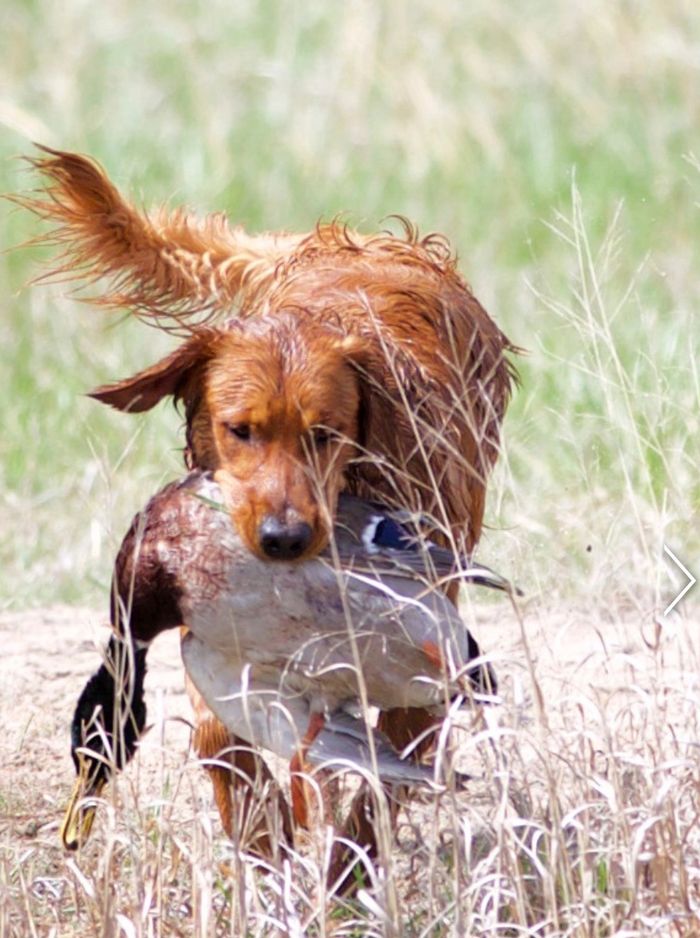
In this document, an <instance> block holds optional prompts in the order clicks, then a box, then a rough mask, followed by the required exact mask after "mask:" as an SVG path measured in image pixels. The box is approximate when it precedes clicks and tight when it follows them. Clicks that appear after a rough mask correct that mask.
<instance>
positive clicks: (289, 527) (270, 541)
mask: <svg viewBox="0 0 700 938" xmlns="http://www.w3.org/2000/svg"><path fill="white" fill-rule="evenodd" d="M312 533H313V532H312V530H311V525H309V524H307V523H306V522H305V521H295V522H294V523H293V524H285V523H284V522H283V521H280V520H279V519H278V518H275V517H274V516H272V515H271V516H269V517H267V518H265V519H264V521H263V522H262V524H261V525H260V528H259V531H258V536H259V538H260V547H261V549H262V551H263V553H264V554H265V555H266V556H267V557H269V558H270V559H271V560H296V558H297V557H301V555H302V554H303V553H304V551H305V550H306V548H307V547H308V546H309V544H310V543H311V535H312Z"/></svg>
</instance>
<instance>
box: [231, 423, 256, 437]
mask: <svg viewBox="0 0 700 938" xmlns="http://www.w3.org/2000/svg"><path fill="white" fill-rule="evenodd" d="M226 429H227V430H228V432H229V433H230V434H231V435H232V436H235V437H236V439H237V440H249V439H250V424H249V423H227V424H226Z"/></svg>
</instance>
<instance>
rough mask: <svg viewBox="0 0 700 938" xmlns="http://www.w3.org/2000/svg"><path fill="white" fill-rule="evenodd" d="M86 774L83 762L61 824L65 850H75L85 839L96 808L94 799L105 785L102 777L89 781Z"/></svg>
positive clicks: (62, 841)
mask: <svg viewBox="0 0 700 938" xmlns="http://www.w3.org/2000/svg"><path fill="white" fill-rule="evenodd" d="M87 776H88V771H87V766H86V765H85V763H83V765H82V766H81V769H80V772H79V774H78V777H77V779H76V780H75V785H74V786H73V792H72V794H71V798H70V801H69V802H68V807H67V808H66V813H65V815H64V816H63V823H62V824H61V843H62V844H63V846H64V848H65V849H66V850H77V849H78V847H81V846H82V845H83V844H84V843H85V842H86V841H87V839H88V837H89V836H90V831H91V830H92V822H93V821H94V819H95V811H96V810H97V806H96V804H95V803H94V799H97V798H99V797H100V794H101V793H102V789H103V788H104V786H105V781H104V779H97V780H96V781H94V782H90V780H89V779H88V777H87ZM88 799H89V800H88Z"/></svg>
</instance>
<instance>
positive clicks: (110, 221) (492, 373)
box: [16, 150, 513, 742]
mask: <svg viewBox="0 0 700 938" xmlns="http://www.w3.org/2000/svg"><path fill="white" fill-rule="evenodd" d="M34 164H35V166H36V167H37V168H38V169H39V170H40V171H41V172H42V173H43V174H44V177H45V179H46V180H47V188H46V190H45V192H44V194H43V196H39V197H37V198H23V199H22V198H18V199H17V200H16V201H18V202H20V204H22V205H24V206H25V207H28V208H29V209H31V210H32V211H34V212H35V213H37V214H38V215H40V216H41V217H42V218H45V219H47V220H49V221H50V222H52V223H53V224H54V225H55V227H54V229H53V231H52V232H50V233H49V234H48V235H46V236H44V237H43V238H41V239H38V240H41V241H44V242H48V243H53V244H56V245H59V246H61V247H62V248H63V253H62V255H61V257H60V260H59V262H58V264H57V265H56V267H55V268H54V270H53V273H54V274H60V275H61V276H67V277H71V278H75V279H80V280H82V281H83V282H87V283H90V284H93V283H95V282H97V281H100V296H99V297H98V298H97V302H99V303H101V304H103V305H105V306H108V307H128V308H130V309H131V310H133V311H134V312H135V313H136V314H137V315H139V316H141V317H142V318H144V319H146V320H147V321H150V322H152V323H153V324H155V325H156V326H158V327H159V328H163V329H168V330H170V331H173V332H175V333H179V334H180V335H181V336H182V337H183V339H184V341H183V342H182V343H181V345H180V346H179V347H178V348H176V349H175V351H174V352H173V353H172V354H171V355H170V356H168V357H167V358H166V359H164V360H163V361H161V362H159V363H157V364H155V365H154V366H152V367H151V368H149V369H147V370H146V371H144V372H142V373H140V374H138V375H135V376H133V377H130V378H127V379H125V380H123V381H120V382H118V383H117V384H114V385H110V386H106V387H103V388H100V389H98V390H97V391H96V392H94V396H95V397H96V398H98V399H99V400H101V401H103V402H105V403H108V404H111V405H112V406H114V407H117V408H118V409H120V410H134V411H141V410H147V409H149V408H150V407H152V406H153V405H154V404H155V403H156V402H157V401H158V400H160V399H161V398H162V397H164V396H167V395H172V396H173V397H174V398H175V399H176V400H180V401H182V402H183V404H184V407H185V413H186V418H187V444H188V448H187V456H188V461H189V464H190V465H196V466H200V467H207V468H212V469H215V468H220V467H221V468H225V469H227V470H228V471H230V472H231V473H232V475H233V476H234V477H235V478H237V479H238V480H239V481H240V482H241V483H242V484H243V486H244V488H245V490H246V493H247V498H246V499H245V500H244V501H243V503H242V505H241V508H240V509H239V512H238V515H237V517H236V518H235V521H236V523H237V524H238V525H239V527H240V530H241V531H242V533H243V535H244V537H245V539H246V541H247V543H248V544H249V546H250V547H251V549H252V550H253V551H255V552H258V553H259V550H260V549H259V540H258V531H259V527H260V523H261V519H263V518H265V517H266V516H269V515H274V516H276V517H279V518H281V519H283V520H284V519H287V520H290V519H291V520H303V521H305V522H307V523H308V524H309V525H310V526H311V528H312V531H313V536H312V538H311V541H310V543H309V544H308V546H307V550H306V555H313V554H314V553H316V552H318V550H320V549H321V548H322V547H323V545H324V544H325V541H326V537H327V524H328V518H329V515H328V509H330V511H331V512H332V510H333V508H334V505H335V499H336V496H337V493H338V491H339V490H340V489H341V488H342V487H344V486H345V487H347V488H348V489H350V490H351V491H353V492H356V493H358V494H360V495H365V496H367V495H369V496H373V497H378V498H381V499H384V500H387V501H389V502H392V501H396V502H398V503H399V504H401V505H403V506H408V507H412V508H415V509H420V510H422V511H423V512H426V513H429V514H432V515H433V516H434V517H435V520H436V525H437V526H438V528H439V529H441V530H442V532H443V534H444V535H445V536H447V537H449V536H453V537H455V538H456V540H457V543H458V544H459V545H460V546H462V547H464V548H466V549H467V550H471V549H472V547H473V546H474V545H475V543H476V542H477V540H478V538H479V535H480V532H481V526H482V519H483V512H484V497H485V486H486V478H487V475H488V472H489V469H490V468H491V466H492V464H493V462H494V460H495V458H496V455H497V451H498V437H499V424H500V421H501V419H502V417H503V413H504V411H505V407H506V405H507V402H508V398H509V395H510V390H511V385H512V380H513V371H512V369H511V367H510V366H509V364H508V362H507V360H506V357H505V353H506V352H507V351H508V350H509V349H510V348H511V346H510V345H509V343H508V341H507V339H506V338H505V336H504V335H503V334H502V333H501V332H500V330H499V329H498V327H497V326H496V325H495V324H494V322H493V321H492V320H491V319H490V318H489V316H488V314H487V313H486V312H485V310H484V309H483V308H482V307H481V305H480V304H479V302H478V301H477V300H476V298H475V297H474V296H473V294H472V293H471V291H470V289H469V287H468V286H467V285H466V283H465V282H464V281H463V280H462V278H461V277H460V275H459V274H458V273H457V270H456V265H455V260H454V258H453V257H452V255H451V253H450V250H449V247H448V245H447V242H446V241H445V240H444V239H443V238H441V237H438V236H430V237H428V238H424V239H422V240H420V239H419V238H418V235H417V233H416V232H415V230H414V229H413V228H411V227H410V226H409V225H406V226H405V234H404V237H396V236H393V235H391V234H380V235H374V236H363V235H359V234H357V233H355V232H349V231H348V230H347V229H346V228H344V227H343V226H341V225H338V224H331V225H325V226H319V227H318V228H317V229H316V230H314V231H312V232H311V233H309V234H306V235H285V234H272V235H270V234H268V235H262V236H250V235H248V234H246V233H245V232H244V231H243V230H242V229H241V228H239V227H232V226H230V225H229V224H228V222H227V220H226V219H225V218H224V217H223V216H221V215H215V216H209V217H207V218H205V219H203V220H201V219H197V218H196V217H194V216H192V215H190V214H189V213H187V212H184V211H182V210H176V211H172V212H169V213H168V212H166V211H163V210H161V211H158V212H156V213H155V214H153V215H146V214H144V213H142V212H139V211H137V210H135V209H134V208H133V206H131V205H130V204H129V203H128V202H126V201H125V200H124V199H123V198H122V196H121V195H120V194H119V192H118V191H117V190H116V189H115V188H114V186H113V185H112V184H111V183H110V182H109V180H108V179H107V177H106V175H105V174H104V172H103V171H102V170H101V169H100V167H99V166H97V165H96V164H95V163H93V162H92V161H90V160H89V159H86V158H85V157H82V156H79V155H76V154H72V153H62V152H58V151H53V150H45V155H44V156H42V157H41V158H39V159H37V160H35V161H34ZM232 314H233V315H234V318H233V319H226V317H227V316H231V315H232ZM242 424H245V425H248V426H249V427H250V430H251V436H250V439H249V440H241V439H239V438H237V437H236V436H235V434H234V433H233V432H232V428H234V429H235V428H236V427H238V428H240V426H241V425H242ZM319 426H321V427H326V428H329V429H330V430H332V431H334V433H335V435H336V436H335V437H334V438H333V439H332V440H331V441H330V442H326V443H323V442H320V445H316V446H314V432H315V430H314V428H318V427H319ZM363 454H366V455H367V458H362V455H363ZM425 716H426V715H425V714H422V713H417V714H413V715H412V714H411V713H410V712H403V711H402V712H401V714H398V715H394V716H392V715H386V716H385V720H384V722H385V724H386V726H387V727H388V731H389V732H390V733H391V735H392V737H396V740H397V742H398V741H399V739H404V738H408V739H410V738H411V737H415V736H416V733H417V732H419V731H420V730H422V729H423V728H424V726H425V722H426V721H425Z"/></svg>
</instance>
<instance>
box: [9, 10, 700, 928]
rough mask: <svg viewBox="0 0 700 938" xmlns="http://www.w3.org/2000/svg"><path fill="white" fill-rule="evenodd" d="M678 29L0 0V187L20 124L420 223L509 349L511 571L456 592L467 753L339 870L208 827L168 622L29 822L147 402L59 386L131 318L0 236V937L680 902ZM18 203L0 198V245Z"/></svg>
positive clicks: (691, 100) (80, 657)
mask: <svg viewBox="0 0 700 938" xmlns="http://www.w3.org/2000/svg"><path fill="white" fill-rule="evenodd" d="M699 50H700V13H699V12H698V11H697V10H696V4H695V3H692V2H690V0H667V2H662V0H639V2H622V0H614V2H608V3H604V2H603V0H591V2H589V3H588V4H582V3H568V4H567V3H564V2H563V0H555V2H552V3H543V2H539V0H533V2H532V3H528V4H517V3H515V2H514V0H495V2H491V3H486V2H482V0H477V2H475V3H473V4H461V3H459V2H457V0H443V3H441V4H439V5H435V4H432V3H428V2H427V0H416V2H414V3H412V4H408V3H401V2H398V0H382V2H375V3H371V2H369V0H356V2H354V3H351V4H344V5H341V4H339V3H334V2H328V3H321V2H320V0H314V2H310V3H307V4H300V3H299V4H294V3H283V2H281V0H262V2H258V3H253V2H252V0H248V2H238V3H230V2H229V3H226V2H224V0H212V2H210V3H208V4H203V3H196V2H193V0H178V2H175V3H170V4H167V3H165V2H163V0H155V2H153V3H151V4H148V5H141V4H137V3H135V2H130V0H121V2H114V3H111V4H104V5H101V6H100V7H98V6H96V5H89V4H87V3H84V2H81V0H67V2H66V3H64V4H63V5H60V6H59V5H58V4H54V3H51V2H47V3H38V2H30V0H6V2H5V4H4V7H3V29H2V33H1V34H0V53H1V54H0V190H2V191H4V192H18V191H24V192H26V191H27V190H28V189H30V188H31V187H32V186H33V185H35V183H36V179H35V178H34V177H33V175H32V173H31V171H30V170H29V169H28V168H27V167H26V166H25V165H23V164H22V161H21V160H18V159H16V157H18V156H21V155H28V154H31V153H32V152H33V151H32V141H39V142H43V143H48V144H49V145H54V146H59V147H63V148H67V149H76V150H80V151H83V152H87V153H90V154H92V155H94V156H95V157H97V158H98V159H99V160H100V161H101V162H102V163H103V164H104V165H105V166H106V167H107V169H108V171H109V173H110V175H111V176H112V178H113V179H114V180H115V181H116V182H117V183H118V184H119V185H120V186H121V188H122V189H123V190H124V191H126V192H128V193H130V194H131V195H132V196H133V197H134V198H135V199H136V200H137V201H139V202H141V203H142V204H143V205H146V206H148V205H151V204H156V203H159V202H168V203H169V204H171V205H176V204H180V203H186V204H189V205H191V206H193V207H195V208H197V209H199V210H201V211H210V210H223V211H225V212H227V213H228V214H229V216H230V217H231V218H232V219H234V220H236V221H238V222H241V223H243V224H245V225H246V226H247V227H249V228H250V229H252V230H265V229H282V228H286V229H290V230H303V229H308V228H310V227H312V226H313V225H314V224H315V222H316V221H317V220H318V219H319V218H320V217H323V218H331V217H334V216H336V215H338V214H339V213H342V214H343V215H344V216H345V217H347V218H348V219H349V220H350V221H351V222H352V224H353V225H357V226H359V227H360V228H362V229H363V230H373V229H375V228H377V227H385V226H389V227H391V226H392V225H394V224H395V222H393V221H392V220H391V218H390V217H389V216H391V215H392V214H401V215H405V216H407V217H408V218H410V219H411V220H412V221H414V222H416V223H417V224H418V225H419V227H420V230H421V231H423V232H425V233H427V232H429V231H433V230H435V231H440V232H443V233H445V234H446V235H448V236H449V238H450V240H451V242H452V243H453V245H454V246H455V248H456V250H457V252H458V254H459V258H460V267H461V269H462V271H463V273H464V274H465V276H466V277H467V279H468V280H469V282H470V283H471V285H472V287H473V289H474V291H475V293H476V295H477V296H478V297H479V298H480V300H481V301H482V302H483V304H484V305H485V306H486V308H487V309H488V310H489V312H490V313H491V314H492V315H493V316H494V318H495V319H496V320H497V321H498V323H499V324H500V325H501V327H502V328H503V329H504V331H505V332H506V333H507V334H508V336H509V337H510V338H511V340H512V341H513V342H514V343H515V344H516V345H518V346H520V347H522V349H523V350H524V352H523V354H522V355H521V356H519V360H518V362H517V364H518V368H519V371H520V375H521V385H520V387H519V389H518V391H517V393H516V394H515V396H514V399H513V402H512V405H511V407H510V410H509V413H508V416H507V419H506V425H505V435H504V444H503V452H502V455H501V459H500V460H499V465H498V467H497V470H496V472H495V475H494V478H493V483H492V486H491V492H490V499H489V503H488V507H487V521H488V528H487V530H486V532H485V534H484V537H483V539H482V543H481V546H480V557H481V559H482V560H483V561H484V562H487V563H489V564H491V565H492V566H494V567H495V568H496V569H498V570H499V571H501V572H503V573H505V574H507V575H508V576H510V577H511V578H512V579H513V580H515V581H516V582H517V583H518V584H519V585H520V586H521V587H522V588H523V590H524V591H525V598H524V600H523V601H522V602H521V603H520V605H519V609H518V610H517V611H516V610H513V609H511V608H510V606H509V605H508V603H501V604H481V603H477V604H474V603H471V604H470V605H469V606H468V607H465V615H467V616H469V617H474V619H475V622H476V624H475V629H476V630H477V632H478V634H479V637H480V639H481V641H482V643H483V644H484V646H485V647H486V648H487V650H488V651H489V652H491V653H492V655H493V658H494V662H495V665H496V667H497V669H498V671H499V674H501V675H502V684H503V689H504V691H503V697H504V699H503V703H502V705H500V706H499V707H494V708H492V709H491V710H489V712H488V713H487V714H485V715H484V717H483V720H484V722H483V723H482V724H480V725H479V726H477V727H476V728H474V729H473V731H472V733H461V734H460V735H459V738H460V741H461V745H462V747H463V750H464V758H465V760H466V761H467V762H468V764H469V769H470V772H471V773H472V774H473V775H474V776H475V781H474V784H473V786H472V787H471V788H470V792H469V796H468V797H467V796H465V795H459V796H457V797H455V798H453V799H451V800H450V799H449V798H448V799H443V800H442V801H441V803H440V804H439V805H435V804H433V803H432V802H425V801H422V802H420V803H417V804H416V805H413V806H411V808H410V810H409V811H408V812H407V814H406V815H405V822H406V823H405V825H404V827H403V828H402V831H401V838H400V844H399V847H398V848H397V849H396V850H395V851H394V852H393V853H392V854H391V855H390V856H388V857H386V858H385V860H386V864H385V866H386V867H387V869H388V870H389V874H390V875H386V877H385V876H384V873H383V872H382V870H381V869H379V868H378V869H377V870H375V871H373V872H374V874H375V875H374V879H373V880H372V882H371V883H370V885H368V887H367V890H366V892H365V893H362V894H361V897H360V899H359V900H357V901H356V902H354V903H352V904H347V903H346V904H343V903H338V902H334V901H332V900H330V899H329V898H328V897H326V896H324V894H323V891H322V890H321V889H320V886H319V884H320V882H321V879H322V876H321V870H322V867H323V855H322V851H321V852H320V853H319V852H315V849H316V848H315V847H314V846H313V845H310V846H309V847H308V849H306V851H305V852H303V854H302V855H299V856H294V857H291V858H289V861H288V863H287V865H284V864H282V863H281V864H280V866H279V868H278V869H274V870H270V871H267V872H264V871H260V870H258V869H256V868H255V864H254V863H253V862H252V861H251V860H250V858H247V857H245V856H241V855H239V854H237V853H236V851H235V850H233V848H232V846H231V845H230V844H227V843H226V841H225V840H224V839H223V837H222V835H221V834H220V832H219V830H218V828H217V826H216V821H215V819H214V814H213V813H212V809H211V804H210V802H209V800H208V798H209V793H208V788H207V785H206V784H205V783H203V782H202V780H201V776H200V770H199V768H198V767H197V766H196V765H195V764H194V761H193V759H192V757H191V756H189V757H187V755H186V752H187V743H188V739H187V728H186V726H185V725H184V724H183V723H181V722H178V721H177V719H175V718H177V717H183V718H185V719H186V718H187V707H186V705H185V703H184V699H183V698H182V694H181V687H180V674H179V671H178V668H177V661H176V649H175V648H174V647H172V643H171V644H170V645H167V647H164V648H163V650H162V652H160V655H161V658H160V659H159V660H161V667H154V668H153V671H152V674H151V685H150V688H151V689H150V695H151V696H150V709H151V719H152V722H154V724H155V727H154V729H153V730H151V732H150V733H149V734H148V737H147V740H146V742H145V743H144V751H143V753H141V756H140V757H139V758H138V759H137V760H136V762H135V764H134V765H133V766H132V767H131V768H130V770H129V771H128V772H127V773H125V775H124V777H123V778H122V780H121V781H120V783H119V784H118V785H117V786H115V791H116V795H115V801H114V808H113V807H110V806H108V807H107V808H106V809H105V811H104V812H102V813H101V815H100V819H99V822H98V828H99V829H98V830H97V832H96V835H95V838H94V841H91V843H90V845H89V847H88V848H87V849H86V850H85V851H84V852H83V853H81V854H80V855H79V856H77V857H66V856H64V855H63V854H62V852H61V850H60V848H59V845H58V839H57V826H58V823H59V822H60V816H61V811H62V808H63V805H64V802H65V799H66V796H67V794H68V791H69V786H70V783H71V779H72V767H71V764H70V760H69V757H68V754H67V747H68V743H67V739H68V736H67V733H68V722H69V719H70V712H71V708H72V705H73V701H74V699H75V697H76V696H77V694H78V692H79V689H80V687H81V685H82V683H83V681H84V679H85V677H86V676H87V674H88V673H89V672H90V671H91V670H93V669H94V667H95V665H96V662H97V660H98V652H97V647H98V646H99V645H100V644H101V643H102V642H103V641H104V637H105V634H106V629H105V628H104V627H103V622H104V618H105V612H106V597H107V594H108V585H109V577H110V572H111V561H112V558H113V556H114V552H115V549H116V546H117V545H118V543H119V541H120V540H121V537H122V535H123V532H124V530H125V528H126V525H127V524H128V522H129V520H130V518H131V516H132V515H133V513H134V511H135V510H137V508H139V507H140V506H141V505H142V504H143V501H144V500H145V498H146V497H147V496H148V495H149V494H151V493H152V492H153V491H154V490H155V489H156V488H157V487H158V486H159V485H160V484H161V483H162V482H163V481H164V480H166V479H170V478H174V477H175V476H176V475H177V474H178V473H179V472H180V471H181V459H180V452H179V448H180V447H181V446H182V440H181V432H180V431H181V422H182V420H181V416H180V415H178V414H177V413H176V412H175V411H174V410H173V409H172V408H171V407H170V406H169V405H165V406H163V405H161V406H160V407H159V408H158V409H157V410H156V411H155V412H151V413H150V414H146V415H144V416H143V417H125V416H124V415H119V414H116V413H112V412H107V411H106V410H103V409H101V408H100V406H99V405H98V404H96V403H95V402H91V401H90V400H88V399H87V398H86V397H84V394H85V392H86V391H88V390H89V389H90V388H91V387H94V386H95V385H98V384H100V383H104V382H106V381H109V380H112V379H115V378H117V377H119V376H122V375H126V374H128V373H131V372H133V371H135V370H136V369H137V368H139V367H141V366H143V365H145V364H147V363H150V362H151V361H153V360H155V358H156V357H157V356H158V355H159V354H161V353H162V352H164V351H165V350H167V349H168V348H169V347H170V342H169V340H168V338H167V337H165V336H163V335H160V334H157V333H156V332H155V331H153V330H151V331H148V330H147V329H146V327H144V326H141V325H139V324H136V323H133V322H129V321H123V320H122V319H121V317H119V316H111V317H110V316H109V315H107V314H105V313H101V312H99V311H98V310H95V309H93V308H91V307H90V305H89V304H81V303H80V302H78V300H77V299H76V298H75V297H73V296H71V295H70V288H69V287H68V286H67V285H65V284H51V285H46V284H36V285H30V281H31V280H32V278H34V277H36V276H37V275H38V274H39V273H40V271H41V262H42V259H43V258H45V254H44V252H42V251H41V250H37V249H35V248H25V249H23V250H6V251H3V253H2V254H0V286H1V289H2V293H1V296H2V310H3V312H2V317H1V318H0V323H1V325H0V328H1V329H2V340H3V341H2V346H3V349H4V353H5V354H4V359H3V362H4V366H3V368H2V370H1V371H0V393H1V395H2V400H3V401H4V413H3V421H2V434H0V483H1V486H0V491H1V492H2V496H1V497H0V529H1V530H2V531H3V537H2V539H1V540H0V635H1V636H2V640H3V648H4V653H3V655H2V656H1V657H0V662H1V663H0V705H1V710H0V712H2V714H3V716H4V720H5V727H4V733H3V735H2V737H1V738H0V739H1V741H0V936H4V935H8V936H9V935H12V936H15V935H17V936H24V935H42V936H43V935H56V936H59V935H60V936H63V935H70V936H73V935H93V934H94V935H120V934H122V933H123V934H124V935H126V936H131V935H139V936H140V935H175V934H183V935H196V936H205V935H210V934H231V935H244V934H245V935H247V934H250V935H274V934H299V935H303V934H319V935H325V934H328V935H330V934H345V935H358V936H359V935H374V934H377V935H407V936H414V935H416V936H419V935H421V936H423V935H424V936H426V938H427V936H431V938H432V936H442V935H454V936H462V935H497V934H498V935H522V934H533V935H577V936H578V935H582V936H583V935H594V936H599V935H600V936H607V935H626V936H632V935H639V936H646V935H653V934H659V935H691V934H700V926H698V925H697V924H696V917H697V915H698V911H699V910H700V893H699V889H700V886H699V883H700V829H699V822H698V818H699V817H700V795H699V792H700V756H699V753H700V732H699V729H700V728H699V726H698V722H699V718H698V713H699V712H700V677H699V675H700V612H699V611H698V587H695V588H694V589H692V590H690V591H689V592H688V594H687V595H686V597H685V598H684V600H683V601H682V602H681V603H679V604H678V605H677V606H676V607H675V608H674V609H673V611H672V612H671V613H670V614H669V615H668V616H664V610H665V609H666V608H667V606H668V605H669V604H670V603H671V601H672V599H673V597H674V596H675V595H676V594H677V592H678V591H679V589H680V588H681V586H682V585H684V579H683V578H682V576H681V575H680V574H679V573H678V571H676V570H674V569H673V568H672V566H671V565H670V564H669V563H668V562H667V561H666V559H665V555H664V552H663V545H664V544H667V545H668V546H669V547H670V548H671V549H672V550H673V551H674V553H675V554H676V555H677V556H678V557H679V558H680V559H681V560H682V561H683V562H684V563H685V564H686V565H687V566H688V567H689V568H690V569H691V571H693V572H694V573H695V575H696V576H697V575H698V574H699V573H700V533H699V532H700V517H699V513H700V372H699V368H698V361H699V360H700V330H698V328H697V322H696V319H697V309H698V308H699V307H700V277H699V276H698V261H699V260H700V134H699V132H698V127H699V126H700V57H699V55H698V51H699ZM38 230H39V229H38V223H37V222H36V220H34V219H32V218H31V217H29V216H28V215H27V214H26V213H24V212H22V211H21V210H18V209H16V208H13V207H12V206H11V205H9V204H5V205H4V206H2V207H0V248H2V249H9V248H10V247H12V246H14V245H17V244H19V243H20V242H23V241H25V240H27V239H29V238H31V237H32V236H34V235H36V234H37V232H38ZM166 644H167V643H166ZM137 795H138V797H137ZM419 834H420V836H419ZM224 861H225V862H226V863H227V864H228V866H225V867H222V866H221V863H222V862H224Z"/></svg>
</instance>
